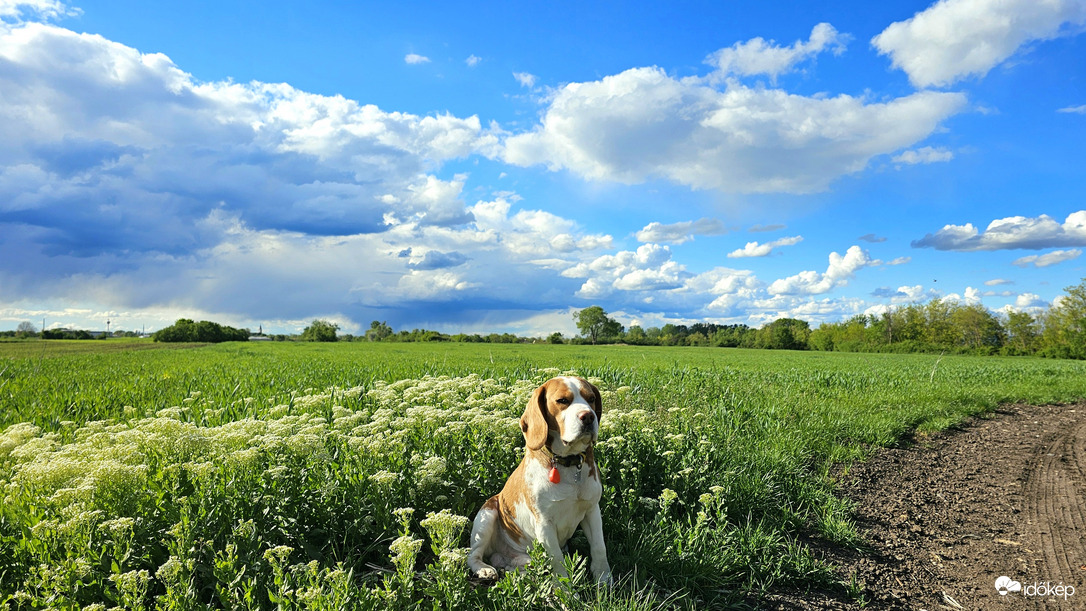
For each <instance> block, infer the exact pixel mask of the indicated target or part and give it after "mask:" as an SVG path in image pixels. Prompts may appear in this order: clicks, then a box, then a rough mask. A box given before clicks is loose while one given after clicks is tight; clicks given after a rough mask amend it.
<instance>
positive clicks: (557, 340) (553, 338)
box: [547, 331, 566, 344]
mask: <svg viewBox="0 0 1086 611" xmlns="http://www.w3.org/2000/svg"><path fill="white" fill-rule="evenodd" d="M547 343H548V344H564V343H566V342H565V340H563V339H562V334H561V333H559V332H557V331H555V332H554V333H551V334H550V337H548V338H547Z"/></svg>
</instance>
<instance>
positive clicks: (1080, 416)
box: [759, 404, 1086, 611]
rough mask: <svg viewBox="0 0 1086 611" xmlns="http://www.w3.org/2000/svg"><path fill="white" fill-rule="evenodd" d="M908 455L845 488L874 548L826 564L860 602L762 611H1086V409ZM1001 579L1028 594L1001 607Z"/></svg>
mask: <svg viewBox="0 0 1086 611" xmlns="http://www.w3.org/2000/svg"><path fill="white" fill-rule="evenodd" d="M907 446H908V447H903V448H890V449H884V450H880V451H878V452H876V453H875V454H874V455H873V456H872V457H870V458H869V459H868V460H866V461H865V462H863V463H859V464H856V465H853V466H852V467H851V469H849V470H848V471H847V472H844V473H842V474H841V475H840V476H839V484H840V490H841V492H842V494H844V496H845V497H847V498H848V499H850V500H852V501H853V502H854V503H855V504H856V507H855V521H856V523H857V525H858V527H859V529H860V531H861V533H862V536H863V538H864V540H865V545H864V547H863V548H862V549H859V550H855V549H847V548H836V547H832V546H829V547H826V548H824V549H820V550H819V553H821V554H823V556H824V558H825V559H826V560H827V561H828V562H830V563H831V564H833V565H834V566H836V567H837V570H838V572H839V575H840V576H841V579H842V580H843V581H845V582H852V583H854V584H855V587H854V590H859V592H860V594H859V597H858V598H855V599H852V600H849V597H848V596H847V595H845V594H844V593H842V592H835V593H817V592H815V593H812V592H807V593H795V594H785V595H780V596H773V597H770V598H769V599H767V600H763V601H760V605H759V606H764V607H766V608H775V609H820V610H828V609H893V610H898V609H927V610H929V611H934V610H936V609H940V610H941V609H996V610H1008V611H1009V610H1019V609H1086V496H1084V495H1086V404H1078V405H1049V406H1028V405H1012V406H1005V407H1003V408H1002V409H1000V410H998V411H996V412H994V413H992V414H989V415H988V417H986V418H975V419H972V420H970V421H969V422H967V423H965V424H964V425H962V426H960V427H957V428H955V429H953V430H949V431H944V432H941V433H939V434H936V435H932V436H929V437H925V438H918V439H915V440H913V442H912V443H910V444H907ZM1001 576H1007V577H1009V578H1010V579H1012V580H1014V581H1017V582H1019V584H1021V586H1022V590H1020V591H1017V592H1014V591H1010V592H1007V593H1006V594H1005V595H1001V594H1000V593H999V591H997V590H996V586H995V583H996V579H997V578H999V577H1001ZM1045 584H1047V587H1046V585H1045ZM1059 586H1063V588H1062V589H1060V588H1059ZM1068 586H1071V587H1073V588H1074V594H1069V592H1070V589H1069V588H1068ZM1061 593H1062V595H1061Z"/></svg>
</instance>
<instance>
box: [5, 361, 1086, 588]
mask: <svg viewBox="0 0 1086 611" xmlns="http://www.w3.org/2000/svg"><path fill="white" fill-rule="evenodd" d="M41 344H50V345H48V346H45V347H44V348H43V347H42V346H41ZM73 344H79V345H78V346H73ZM85 345H90V346H93V347H95V348H98V349H85V348H83V346H85ZM147 346H150V347H152V348H155V349H147V348H146V347H147ZM161 346H162V345H155V344H144V343H139V342H117V343H113V341H112V340H110V341H107V342H81V343H79V342H57V343H56V345H55V347H54V345H53V342H4V343H0V431H4V432H3V433H2V434H0V494H2V495H3V498H4V504H3V510H2V511H0V600H3V597H4V596H7V595H10V596H12V598H11V599H10V600H9V602H8V605H9V606H12V607H13V608H32V607H33V605H35V604H39V605H41V604H46V601H49V602H48V603H47V604H49V605H52V606H55V607H59V608H78V607H80V606H86V605H89V604H94V603H101V604H104V605H106V606H114V605H121V606H126V607H130V608H140V607H143V608H153V607H155V606H157V608H162V609H188V608H193V609H196V608H201V609H202V608H218V607H220V606H221V607H227V608H230V607H237V606H247V605H248V606H252V607H253V608H317V609H320V608H375V609H383V608H415V607H416V606H418V605H423V606H426V607H435V608H436V607H449V608H458V607H459V608H480V607H481V608H511V607H520V606H521V605H522V604H523V603H522V601H523V600H525V599H530V600H533V601H535V602H534V603H533V604H534V606H535V607H536V608H608V609H617V608H630V609H635V608H637V609H640V608H645V609H648V608H666V607H690V608H704V607H729V606H739V607H742V606H747V605H755V606H756V605H757V600H758V598H759V597H760V596H761V595H763V594H765V593H767V592H772V591H777V590H780V589H782V588H783V589H809V588H813V589H818V590H822V591H826V592H830V593H831V594H832V595H834V596H837V597H840V598H843V599H847V598H848V597H849V596H855V595H856V593H855V591H854V590H855V588H850V584H849V583H848V581H847V578H842V577H839V576H837V575H835V574H834V572H833V571H832V567H828V566H826V565H825V564H823V563H821V562H820V561H818V560H817V558H816V557H815V555H814V553H813V552H812V551H811V550H810V549H809V547H807V545H806V544H805V543H804V541H809V540H810V539H811V538H814V539H822V540H827V541H832V542H835V543H838V544H845V545H858V544H859V543H860V542H859V541H858V539H857V535H856V533H855V531H854V529H853V528H852V525H851V522H850V520H849V509H848V507H847V505H846V504H845V503H843V502H842V501H841V500H840V499H838V498H837V497H836V496H835V495H834V489H833V482H832V480H831V478H830V477H829V473H830V472H831V469H832V467H833V466H834V465H836V464H840V463H848V462H850V461H854V460H857V459H860V458H862V457H863V456H864V455H865V454H866V453H868V452H869V451H870V450H871V449H872V448H874V447H878V446H885V445H893V444H898V443H903V442H907V440H909V439H910V438H912V437H913V436H914V435H917V434H920V435H922V434H924V433H925V432H928V431H933V430H938V429H941V428H945V427H947V426H952V425H954V424H957V423H959V422H961V421H962V420H963V419H965V418H967V417H969V416H971V415H975V414H981V413H984V412H986V411H989V410H991V409H993V408H995V407H996V406H998V405H1000V404H1002V403H1008V402H1020V401H1021V402H1029V403H1051V402H1073V401H1079V400H1082V399H1083V397H1086V363H1082V362H1074V361H1053V360H1041V359H1032V358H998V357H950V356H948V357H944V358H940V357H937V356H924V355H887V354H845V353H800V352H769V351H751V350H733V349H714V348H705V349H698V348H682V349H675V348H639V347H628V346H601V347H592V346H551V345H524V346H515V345H478V344H366V343H353V344H292V343H261V344H244V343H241V344H237V343H234V344H220V345H214V346H202V347H187V348H183V349H167V348H161ZM137 348H141V349H137ZM38 350H40V351H41V352H40V353H39V352H37V351H38ZM556 371H576V372H578V373H580V374H582V375H585V376H587V377H589V378H591V379H593V380H594V381H596V382H597V383H598V385H599V386H600V387H601V389H603V390H604V392H605V397H604V420H603V428H602V431H601V444H600V449H599V452H598V456H599V459H600V462H601V469H602V471H603V474H604V480H605V486H606V489H605V494H604V501H603V511H604V521H605V530H606V534H607V544H608V552H609V557H610V559H611V563H612V567H613V569H614V570H615V572H616V575H619V576H621V579H620V585H619V586H618V587H616V588H615V589H614V590H613V591H609V592H602V593H600V592H596V591H595V589H594V587H592V586H590V585H589V583H588V581H589V580H588V579H587V577H586V576H585V575H584V574H583V570H582V571H580V572H578V571H574V572H573V582H572V584H569V585H568V587H567V588H557V589H554V588H552V587H551V586H550V585H548V584H550V583H551V578H550V577H548V576H547V575H545V574H544V572H539V571H538V570H535V569H531V570H528V571H524V572H519V573H515V574H510V575H507V576H506V577H505V578H503V580H502V581H500V582H499V583H498V584H497V585H495V586H493V587H482V586H479V585H476V584H474V583H473V582H471V581H469V580H467V579H466V571H465V570H464V567H463V563H462V560H463V559H462V552H463V550H462V548H460V547H459V546H461V545H466V532H464V531H463V530H456V528H455V527H454V526H449V527H448V528H450V529H453V530H456V532H453V533H451V534H450V533H448V532H446V533H445V534H435V532H433V529H434V528H436V527H435V526H434V525H435V524H437V523H439V522H441V520H437V519H435V520H430V521H425V517H426V516H427V515H433V516H438V517H440V516H447V518H442V520H446V521H447V522H448V523H449V524H461V528H462V526H463V525H462V522H463V519H464V518H467V517H470V516H472V515H474V512H475V511H476V510H477V509H478V507H479V505H480V504H481V503H482V501H483V500H484V499H485V498H486V497H488V496H490V495H492V494H494V493H495V492H497V491H498V490H499V489H500V487H501V485H502V483H503V481H504V479H505V477H506V476H507V475H508V473H509V472H510V471H511V470H512V468H513V467H514V466H515V465H516V463H517V462H518V460H519V453H518V452H519V451H520V450H519V448H520V447H521V446H523V440H522V439H521V437H520V431H519V427H518V426H517V419H518V418H519V416H520V413H521V411H522V410H523V406H524V403H525V401H526V400H527V397H528V394H529V393H530V392H531V389H532V388H534V386H535V385H537V384H538V383H540V382H541V381H542V380H544V379H546V378H547V377H550V375H553V373H554V372H556ZM20 423H25V424H20ZM5 429H6V430H5ZM404 507H409V508H412V509H413V514H411V515H407V514H406V513H404V512H401V513H400V514H399V515H397V514H396V513H395V511H396V510H397V509H398V508H404ZM405 516H406V518H405ZM441 523H444V522H441ZM397 541H398V542H399V543H396V542H397ZM397 550H398V551H397ZM571 551H572V552H573V553H574V559H573V560H571V562H576V558H577V557H579V556H584V555H587V545H586V544H585V542H584V540H583V538H582V537H580V536H576V537H575V538H574V540H573V541H572V543H571ZM582 568H583V567H582ZM246 601H248V602H246Z"/></svg>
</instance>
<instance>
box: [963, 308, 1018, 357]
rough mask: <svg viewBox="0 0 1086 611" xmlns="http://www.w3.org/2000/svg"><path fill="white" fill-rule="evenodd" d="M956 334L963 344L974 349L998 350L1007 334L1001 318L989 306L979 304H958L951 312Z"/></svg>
mask: <svg viewBox="0 0 1086 611" xmlns="http://www.w3.org/2000/svg"><path fill="white" fill-rule="evenodd" d="M950 321H951V322H952V323H953V324H954V327H955V333H954V335H955V336H956V337H958V338H960V339H959V342H960V343H961V345H963V346H965V347H966V348H969V349H972V350H979V349H988V350H992V351H994V350H997V349H999V348H1000V347H1001V346H1002V345H1003V339H1004V337H1005V334H1004V332H1003V326H1002V325H1000V324H999V319H997V318H996V317H995V315H994V314H992V313H991V312H990V311H988V308H986V307H984V306H982V305H980V304H979V303H978V304H970V305H966V306H961V305H959V306H956V307H954V308H953V309H952V311H951V313H950Z"/></svg>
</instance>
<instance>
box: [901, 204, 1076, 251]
mask: <svg viewBox="0 0 1086 611" xmlns="http://www.w3.org/2000/svg"><path fill="white" fill-rule="evenodd" d="M912 246H913V248H934V249H936V250H961V251H976V250H1003V249H1015V248H1024V249H1033V250H1040V249H1043V248H1054V247H1060V246H1086V210H1079V211H1077V212H1072V213H1071V214H1069V215H1067V218H1066V220H1064V222H1063V223H1060V222H1059V221H1057V220H1055V219H1053V218H1052V217H1050V216H1048V215H1046V214H1042V215H1041V216H1039V217H1036V218H1032V217H1025V216H1010V217H1006V218H1001V219H995V220H993V221H992V222H991V223H989V224H988V227H987V229H985V230H984V231H983V232H981V231H979V230H978V229H977V228H976V227H974V226H973V224H972V223H966V224H965V225H945V226H944V227H943V228H942V229H940V230H939V231H937V232H935V233H934V234H932V233H929V234H927V235H925V236H924V237H923V238H921V239H919V240H914V241H913V242H912Z"/></svg>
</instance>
